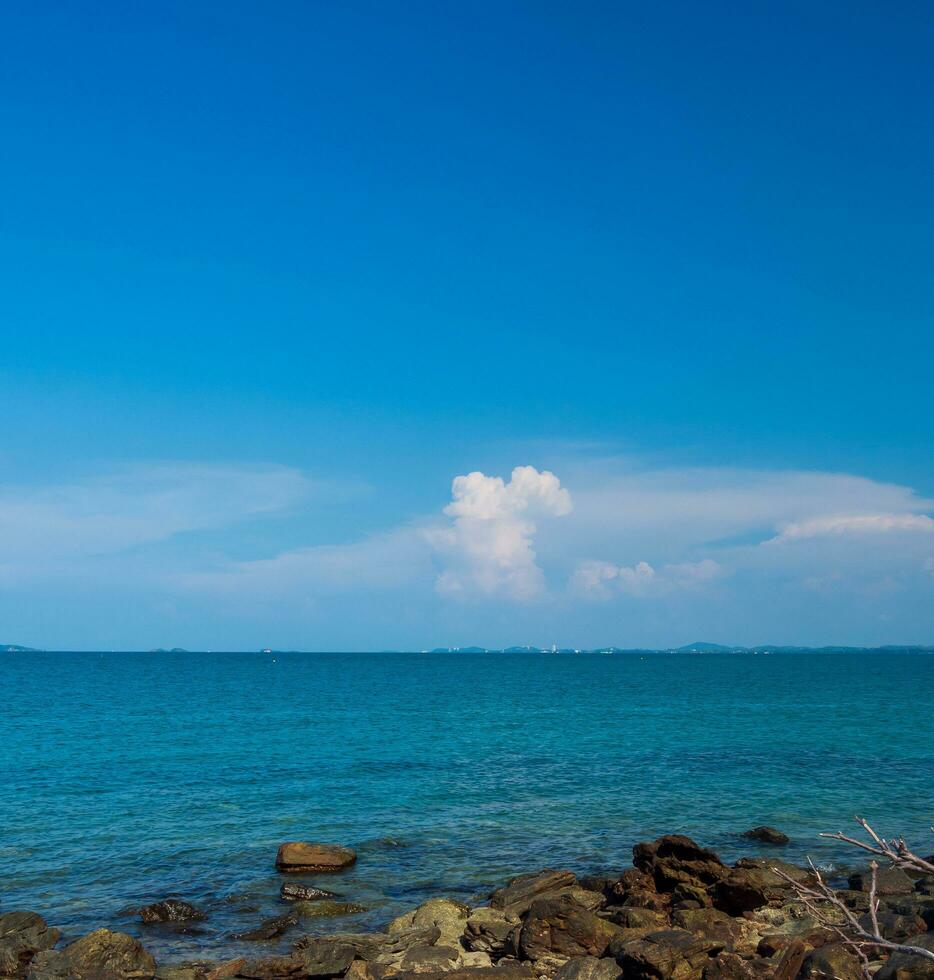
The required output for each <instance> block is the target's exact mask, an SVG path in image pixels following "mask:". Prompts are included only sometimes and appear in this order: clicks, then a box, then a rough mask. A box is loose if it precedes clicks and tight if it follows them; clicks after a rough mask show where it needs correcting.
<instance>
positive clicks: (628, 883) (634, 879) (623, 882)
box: [607, 868, 655, 903]
mask: <svg viewBox="0 0 934 980" xmlns="http://www.w3.org/2000/svg"><path fill="white" fill-rule="evenodd" d="M632 891H648V892H654V891H655V879H654V878H653V877H652V876H651V875H649V874H646V873H645V872H644V871H639V870H638V869H636V868H627V870H625V871H624V872H623V873H622V874H621V875H620V876H619V877H618V878H617V879H616V881H614V882H613V884H612V885H610V893H609V895H607V898H608V899H609V900H610V902H611V903H613V902H615V901H616V900H619V899H625V898H626V896H627V895H628V894H629V893H630V892H632Z"/></svg>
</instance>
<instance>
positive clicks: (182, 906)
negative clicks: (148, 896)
mask: <svg viewBox="0 0 934 980" xmlns="http://www.w3.org/2000/svg"><path fill="white" fill-rule="evenodd" d="M139 917H140V918H141V919H142V920H143V922H145V923H146V924H147V925H152V924H154V923H157V922H191V921H193V920H197V919H204V918H205V915H204V913H203V912H202V911H200V910H199V909H196V908H195V907H194V905H192V904H191V903H190V902H183V901H182V900H181V899H178V898H166V899H164V900H163V901H161V902H153V903H152V904H151V905H144V906H143V907H142V908H141V909H140V910H139Z"/></svg>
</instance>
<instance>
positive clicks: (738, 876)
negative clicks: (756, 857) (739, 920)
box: [713, 867, 790, 915]
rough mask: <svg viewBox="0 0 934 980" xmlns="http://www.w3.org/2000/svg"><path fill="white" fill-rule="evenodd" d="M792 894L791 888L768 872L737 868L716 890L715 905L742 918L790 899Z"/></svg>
mask: <svg viewBox="0 0 934 980" xmlns="http://www.w3.org/2000/svg"><path fill="white" fill-rule="evenodd" d="M789 890H790V886H789V884H788V883H787V882H786V881H784V880H783V879H782V878H780V877H779V876H778V875H777V874H775V872H774V871H769V870H768V869H767V868H756V867H752V868H750V867H743V868H734V869H733V870H732V871H730V873H729V874H728V875H727V877H726V878H724V879H723V880H722V881H718V882H717V884H716V885H715V886H714V888H713V904H714V908H717V909H720V911H722V912H726V913H727V914H728V915H742V914H743V912H752V911H754V910H755V909H758V908H761V907H762V906H763V905H768V903H769V902H773V901H778V900H780V899H782V898H785V897H787V896H788V894H789Z"/></svg>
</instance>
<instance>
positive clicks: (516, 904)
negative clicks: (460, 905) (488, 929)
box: [490, 868, 577, 915]
mask: <svg viewBox="0 0 934 980" xmlns="http://www.w3.org/2000/svg"><path fill="white" fill-rule="evenodd" d="M576 883H577V879H576V878H575V877H574V875H573V874H572V873H571V872H570V871H553V870H551V869H550V868H546V869H545V870H544V871H539V872H538V873H537V874H529V875H520V876H519V877H518V878H513V879H512V880H511V881H510V882H509V883H508V884H507V885H505V886H504V887H503V888H498V889H497V890H496V891H495V892H493V894H492V895H491V896H490V905H491V906H492V907H493V908H495V909H502V910H503V911H504V912H508V913H510V914H512V915H522V914H524V913H525V912H527V911H528V910H529V907H530V906H531V904H532V902H534V901H535V900H536V899H538V898H542V897H545V896H547V895H548V894H549V893H553V892H556V891H558V890H559V889H562V888H569V887H571V886H572V885H574V884H576Z"/></svg>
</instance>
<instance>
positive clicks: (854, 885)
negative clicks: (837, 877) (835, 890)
mask: <svg viewBox="0 0 934 980" xmlns="http://www.w3.org/2000/svg"><path fill="white" fill-rule="evenodd" d="M849 884H850V888H851V889H853V891H857V892H868V891H869V889H870V887H871V884H872V872H870V871H859V872H857V873H856V874H855V875H850V881H849ZM914 888H915V884H914V882H913V881H912V880H911V878H909V877H908V875H906V874H905V872H904V871H902V869H901V868H879V869H878V870H877V871H876V894H877V895H910V894H911V892H913V891H914Z"/></svg>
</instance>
